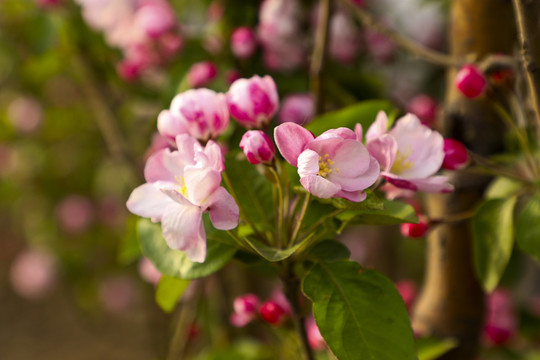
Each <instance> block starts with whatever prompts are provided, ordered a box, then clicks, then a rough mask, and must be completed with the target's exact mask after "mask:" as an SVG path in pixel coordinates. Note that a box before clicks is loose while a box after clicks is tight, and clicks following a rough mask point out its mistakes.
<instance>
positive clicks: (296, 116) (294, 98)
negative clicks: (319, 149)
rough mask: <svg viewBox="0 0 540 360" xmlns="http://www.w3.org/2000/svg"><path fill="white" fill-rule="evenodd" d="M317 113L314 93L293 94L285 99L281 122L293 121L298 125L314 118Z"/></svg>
mask: <svg viewBox="0 0 540 360" xmlns="http://www.w3.org/2000/svg"><path fill="white" fill-rule="evenodd" d="M314 115H315V101H314V99H313V95H311V94H308V93H305V94H301V93H298V94H291V95H288V96H287V97H285V99H283V103H282V104H281V110H280V111H279V122H281V123H284V122H293V123H296V124H298V125H305V124H307V123H308V122H310V121H311V120H312V119H313V116H314Z"/></svg>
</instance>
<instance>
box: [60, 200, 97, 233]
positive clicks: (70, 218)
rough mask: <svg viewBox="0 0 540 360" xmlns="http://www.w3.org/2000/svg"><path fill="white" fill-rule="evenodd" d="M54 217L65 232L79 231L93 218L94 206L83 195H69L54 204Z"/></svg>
mask: <svg viewBox="0 0 540 360" xmlns="http://www.w3.org/2000/svg"><path fill="white" fill-rule="evenodd" d="M56 218H57V219H58V222H59V224H60V227H61V228H62V230H64V231H65V232H68V233H74V234H75V233H80V232H83V231H84V230H86V229H87V228H88V227H89V226H90V225H91V223H92V221H93V220H94V207H93V205H92V203H91V202H90V200H89V199H88V198H87V197H85V196H81V195H69V196H66V197H65V198H63V199H62V200H61V201H60V203H59V204H58V205H57V206H56Z"/></svg>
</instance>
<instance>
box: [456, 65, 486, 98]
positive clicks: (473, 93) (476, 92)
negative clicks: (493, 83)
mask: <svg viewBox="0 0 540 360" xmlns="http://www.w3.org/2000/svg"><path fill="white" fill-rule="evenodd" d="M454 81H455V84H456V87H457V88H458V90H459V91H460V92H461V93H462V94H463V95H465V96H466V97H468V98H469V99H474V98H477V97H479V96H480V95H482V94H483V93H484V91H485V90H486V87H487V80H486V77H485V76H484V73H482V71H481V70H480V69H478V68H477V67H476V66H475V65H472V64H467V65H464V66H463V67H462V68H461V69H460V70H459V72H458V73H457V75H456V78H455V80H454Z"/></svg>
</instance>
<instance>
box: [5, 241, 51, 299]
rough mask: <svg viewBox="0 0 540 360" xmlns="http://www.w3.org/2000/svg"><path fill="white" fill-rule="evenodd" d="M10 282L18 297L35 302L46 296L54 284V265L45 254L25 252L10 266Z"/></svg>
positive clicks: (31, 251)
mask: <svg viewBox="0 0 540 360" xmlns="http://www.w3.org/2000/svg"><path fill="white" fill-rule="evenodd" d="M10 280H11V285H12V286H13V290H14V291H15V292H16V293H17V294H18V295H20V296H22V297H24V298H26V299H29V300H37V299H40V298H43V297H44V296H45V295H47V294H48V293H49V292H50V291H51V289H52V288H53V286H54V284H55V282H56V265H55V262H54V259H53V258H52V257H51V256H50V255H49V254H47V253H43V252H38V251H33V250H27V251H25V252H23V253H21V254H20V255H19V256H18V257H17V258H16V259H15V260H14V261H13V263H12V264H11V269H10Z"/></svg>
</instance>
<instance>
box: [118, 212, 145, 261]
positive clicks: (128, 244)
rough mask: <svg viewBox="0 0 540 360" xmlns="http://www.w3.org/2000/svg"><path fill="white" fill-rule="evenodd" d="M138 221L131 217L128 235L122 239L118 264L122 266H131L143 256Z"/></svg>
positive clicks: (128, 224) (127, 230)
mask: <svg viewBox="0 0 540 360" xmlns="http://www.w3.org/2000/svg"><path fill="white" fill-rule="evenodd" d="M138 220H139V218H138V217H136V216H131V217H130V218H129V220H128V222H127V226H126V234H125V235H124V237H123V238H122V241H121V242H120V246H119V249H118V262H119V263H120V264H122V265H128V264H131V263H132V262H134V261H135V260H137V259H138V258H139V257H140V256H141V248H140V247H139V237H138V235H137V222H138Z"/></svg>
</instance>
